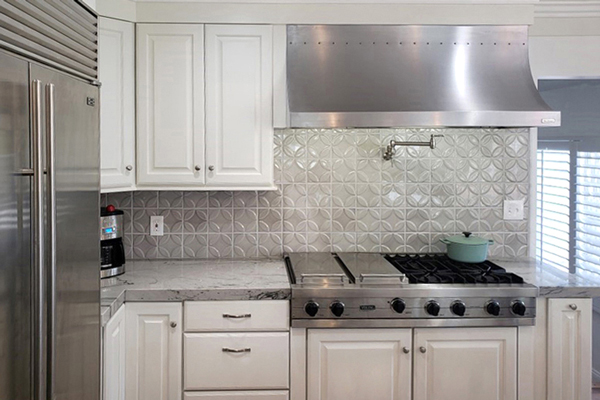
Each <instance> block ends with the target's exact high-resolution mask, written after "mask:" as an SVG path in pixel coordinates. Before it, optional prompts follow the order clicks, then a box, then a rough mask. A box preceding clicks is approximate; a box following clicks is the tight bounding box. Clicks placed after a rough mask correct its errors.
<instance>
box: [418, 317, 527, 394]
mask: <svg viewBox="0 0 600 400" xmlns="http://www.w3.org/2000/svg"><path fill="white" fill-rule="evenodd" d="M414 349H415V354H414V381H413V382H414V392H413V396H414V397H413V399H414V400H439V399H443V400H488V399H489V400H515V399H516V398H517V328H432V329H415V333H414Z"/></svg>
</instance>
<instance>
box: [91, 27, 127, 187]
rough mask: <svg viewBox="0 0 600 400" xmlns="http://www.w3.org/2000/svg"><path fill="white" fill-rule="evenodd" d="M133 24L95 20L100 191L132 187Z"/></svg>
mask: <svg viewBox="0 0 600 400" xmlns="http://www.w3.org/2000/svg"><path fill="white" fill-rule="evenodd" d="M134 37H135V29H134V24H133V23H131V22H124V21H117V20H114V19H110V18H99V19H98V78H99V80H100V82H102V87H101V89H100V101H101V104H102V107H101V109H100V149H101V151H100V153H101V157H100V163H101V170H100V172H101V188H102V191H103V192H110V191H117V190H131V189H133V188H134V186H135V170H134V166H135V89H134V88H135V55H134V48H135V45H134V44H135V43H134Z"/></svg>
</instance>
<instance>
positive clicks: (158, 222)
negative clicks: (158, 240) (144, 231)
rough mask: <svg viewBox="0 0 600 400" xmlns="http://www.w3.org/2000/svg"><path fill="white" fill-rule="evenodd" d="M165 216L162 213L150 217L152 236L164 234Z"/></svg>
mask: <svg viewBox="0 0 600 400" xmlns="http://www.w3.org/2000/svg"><path fill="white" fill-rule="evenodd" d="M164 234H165V233H164V218H163V216H162V215H153V216H151V217H150V236H163V235H164Z"/></svg>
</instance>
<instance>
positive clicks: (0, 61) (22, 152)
mask: <svg viewBox="0 0 600 400" xmlns="http://www.w3.org/2000/svg"><path fill="white" fill-rule="evenodd" d="M28 75H29V69H28V63H27V62H25V61H23V60H20V59H17V58H15V57H13V56H11V55H9V54H7V53H4V52H2V51H0V371H1V373H0V399H14V400H29V399H30V398H31V394H32V388H31V384H32V381H31V373H32V363H31V354H32V353H31V349H32V325H31V319H32V302H31V297H32V296H31V288H30V282H31V254H32V251H31V226H30V220H31V210H30V197H31V191H30V189H31V173H30V172H29V171H30V169H31V164H30V157H29V146H30V140H29V79H28Z"/></svg>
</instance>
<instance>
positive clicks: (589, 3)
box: [534, 0, 600, 18]
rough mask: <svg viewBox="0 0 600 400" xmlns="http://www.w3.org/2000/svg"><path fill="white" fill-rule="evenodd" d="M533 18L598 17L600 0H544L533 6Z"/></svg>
mask: <svg viewBox="0 0 600 400" xmlns="http://www.w3.org/2000/svg"><path fill="white" fill-rule="evenodd" d="M534 17H535V18H592V17H600V0H578V1H569V0H561V1H559V0H546V1H541V2H539V3H537V4H536V5H535V6H534Z"/></svg>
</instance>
